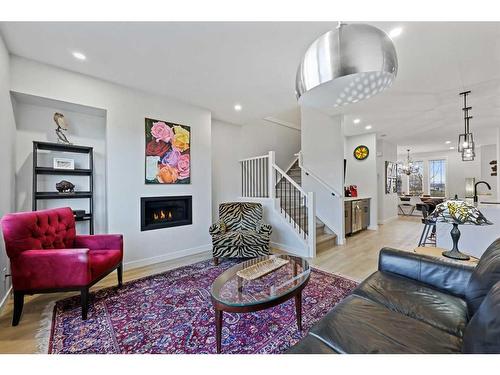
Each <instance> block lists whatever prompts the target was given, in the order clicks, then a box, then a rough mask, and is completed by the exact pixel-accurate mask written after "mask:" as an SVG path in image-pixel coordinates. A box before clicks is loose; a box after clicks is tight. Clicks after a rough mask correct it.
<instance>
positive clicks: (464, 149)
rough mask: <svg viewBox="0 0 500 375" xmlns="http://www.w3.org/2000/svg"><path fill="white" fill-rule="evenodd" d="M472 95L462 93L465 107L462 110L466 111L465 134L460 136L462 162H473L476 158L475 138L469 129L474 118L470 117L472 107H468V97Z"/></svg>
mask: <svg viewBox="0 0 500 375" xmlns="http://www.w3.org/2000/svg"><path fill="white" fill-rule="evenodd" d="M470 93H471V92H470V91H464V92H461V93H460V96H463V97H464V107H463V108H462V110H463V111H464V132H463V133H462V134H459V136H458V152H460V153H461V154H462V161H472V160H474V158H475V156H476V153H475V146H474V136H473V134H472V132H471V131H470V128H469V121H470V119H471V118H472V116H469V111H470V110H471V109H472V107H468V106H467V95H469V94H470Z"/></svg>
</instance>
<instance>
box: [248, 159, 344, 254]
mask: <svg viewBox="0 0 500 375" xmlns="http://www.w3.org/2000/svg"><path fill="white" fill-rule="evenodd" d="M301 160H302V159H301V154H300V153H299V154H298V158H297V160H296V161H295V162H294V163H293V164H292V165H291V166H290V167H289V168H288V170H287V171H286V172H285V171H283V170H282V169H281V168H280V167H279V166H278V165H277V164H276V162H275V153H274V151H270V152H269V153H268V154H267V155H261V156H255V157H251V158H246V159H242V160H240V161H239V162H240V167H241V197H248V198H270V199H272V201H273V202H274V207H273V209H274V212H275V213H276V214H278V215H279V216H281V218H282V219H283V220H285V221H286V222H287V223H288V226H289V228H290V229H291V230H292V231H293V233H294V236H296V239H297V240H298V241H299V242H302V243H303V245H304V246H305V250H306V254H304V255H306V256H309V257H315V256H316V252H317V251H321V250H325V249H329V248H331V247H333V246H335V245H336V243H337V236H336V235H335V233H334V232H333V231H332V230H330V229H329V228H328V226H326V225H325V224H324V223H323V222H322V221H321V220H319V219H318V218H317V215H316V203H315V197H314V193H313V192H306V191H305V190H304V189H303V188H302V186H301V185H302V181H301V172H302V171H303V172H304V173H306V175H307V176H311V177H314V178H315V179H316V180H317V181H319V182H320V183H321V184H322V185H323V186H324V187H326V188H327V189H328V191H329V192H330V193H331V194H332V195H333V196H340V195H339V194H337V193H336V192H335V191H332V190H331V189H330V188H329V187H328V185H327V184H326V183H324V182H323V181H322V180H321V179H319V178H318V177H317V176H314V175H313V174H312V172H311V171H309V170H307V169H305V167H303V166H302V164H301Z"/></svg>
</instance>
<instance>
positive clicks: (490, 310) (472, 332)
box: [463, 282, 500, 353]
mask: <svg viewBox="0 0 500 375" xmlns="http://www.w3.org/2000/svg"><path fill="white" fill-rule="evenodd" d="M463 352H464V353H500V282H497V283H496V284H495V285H494V286H493V287H492V288H491V289H490V291H489V293H488V294H487V295H486V297H485V298H484V300H483V302H482V303H481V305H480V306H479V309H478V310H477V312H476V313H475V314H474V316H473V317H472V319H471V321H470V322H469V324H468V326H467V328H466V330H465V335H464V345H463Z"/></svg>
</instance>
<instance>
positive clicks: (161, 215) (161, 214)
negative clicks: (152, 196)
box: [153, 210, 172, 220]
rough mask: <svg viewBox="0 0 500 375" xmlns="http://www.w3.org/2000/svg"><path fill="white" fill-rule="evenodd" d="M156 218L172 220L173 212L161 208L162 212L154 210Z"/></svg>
mask: <svg viewBox="0 0 500 375" xmlns="http://www.w3.org/2000/svg"><path fill="white" fill-rule="evenodd" d="M153 219H154V220H165V219H167V220H172V212H171V211H164V210H160V212H153Z"/></svg>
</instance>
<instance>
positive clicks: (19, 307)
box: [12, 292, 24, 326]
mask: <svg viewBox="0 0 500 375" xmlns="http://www.w3.org/2000/svg"><path fill="white" fill-rule="evenodd" d="M23 306H24V293H21V292H14V315H13V316H12V325H13V326H17V325H18V324H19V321H20V320H21V314H22V312H23Z"/></svg>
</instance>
